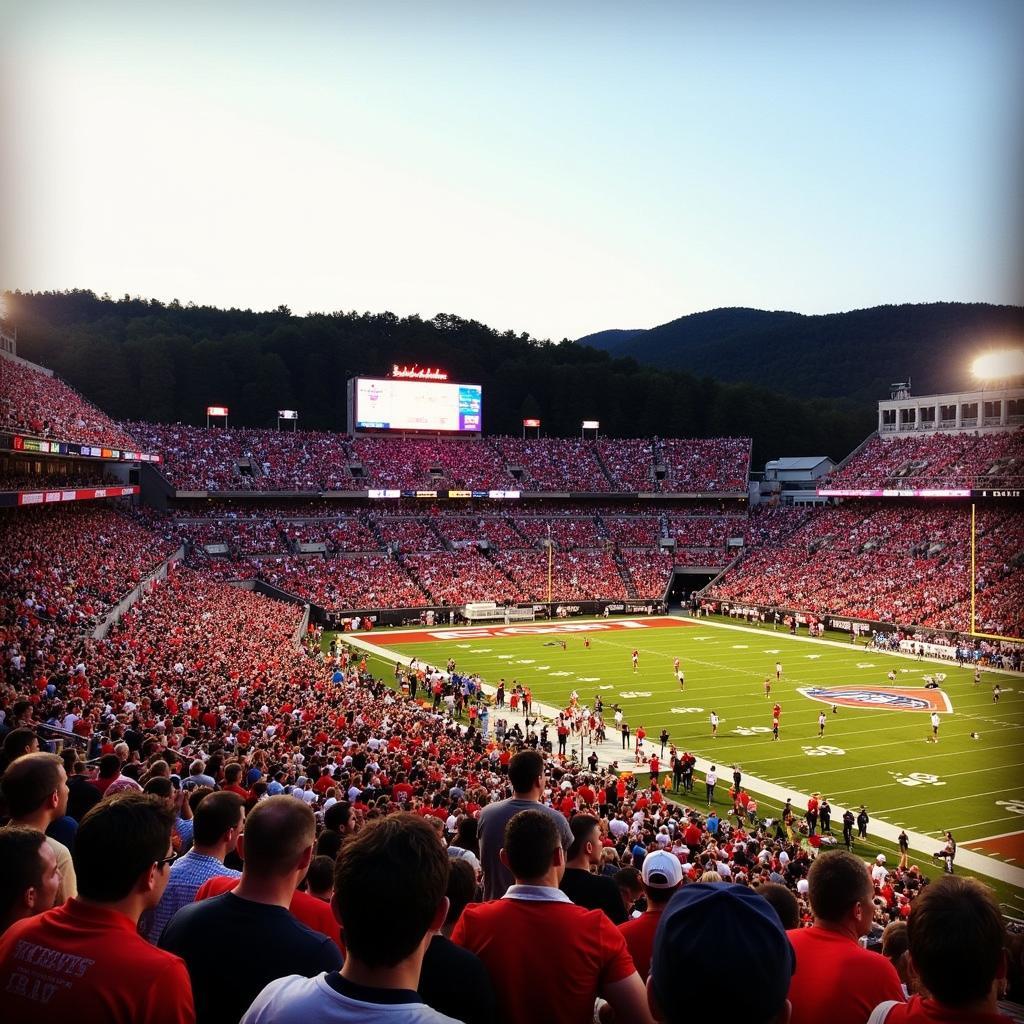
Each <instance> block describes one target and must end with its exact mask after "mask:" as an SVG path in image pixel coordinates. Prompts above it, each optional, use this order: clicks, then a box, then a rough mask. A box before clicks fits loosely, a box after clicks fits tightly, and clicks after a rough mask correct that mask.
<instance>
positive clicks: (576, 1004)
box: [452, 886, 635, 1024]
mask: <svg viewBox="0 0 1024 1024" xmlns="http://www.w3.org/2000/svg"><path fill="white" fill-rule="evenodd" d="M517 889H518V890H520V891H522V892H523V894H524V895H532V894H538V893H539V894H540V898H537V899H517V898H515V893H516V890H517ZM510 893H511V894H512V895H510ZM555 893H558V890H552V889H546V888H534V887H533V886H513V887H512V888H511V889H510V890H509V893H506V895H505V896H504V897H503V898H502V899H500V900H493V901H491V902H490V903H478V904H475V905H473V906H469V907H467V908H466V910H465V911H464V912H463V915H462V917H461V918H459V923H458V924H457V925H456V926H455V931H454V932H453V933H452V941H453V942H455V943H456V944H457V945H460V946H464V947H465V948H466V949H468V950H470V951H471V952H473V953H476V955H477V956H478V957H480V959H481V960H482V961H483V963H484V966H485V967H486V968H487V973H488V974H489V975H490V976H491V981H492V982H493V983H494V989H495V992H496V993H497V996H498V1005H499V1007H500V1011H499V1016H500V1019H501V1021H502V1022H503V1024H535V1022H536V1021H537V1020H538V1019H540V1018H543V1020H544V1022H545V1024H590V1022H591V1021H592V1020H593V1018H594V997H595V996H596V995H597V994H598V993H599V992H600V991H601V990H602V989H603V988H604V987H605V986H606V985H612V984H614V983H615V982H617V981H622V979H623V978H628V977H629V976H630V975H631V974H632V973H633V971H634V970H635V967H634V966H633V958H632V957H631V956H630V955H629V950H628V949H627V948H626V942H625V940H624V939H623V936H622V933H621V932H620V931H619V930H618V928H616V927H615V925H613V924H612V923H611V921H610V920H609V918H608V917H607V915H606V914H605V913H604V911H603V910H586V909H584V908H583V907H578V906H576V905H575V904H574V903H570V902H569V901H568V899H566V898H563V897H564V894H559V895H558V896H556V895H555ZM537 993H547V994H548V995H549V996H550V998H549V999H548V1000H546V1001H545V1003H544V1005H543V1006H542V1007H541V1006H538V1002H537ZM552 994H556V995H552ZM538 1014H539V1015H540V1018H539V1017H538Z"/></svg>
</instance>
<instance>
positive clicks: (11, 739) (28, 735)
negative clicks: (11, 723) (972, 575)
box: [4, 726, 37, 764]
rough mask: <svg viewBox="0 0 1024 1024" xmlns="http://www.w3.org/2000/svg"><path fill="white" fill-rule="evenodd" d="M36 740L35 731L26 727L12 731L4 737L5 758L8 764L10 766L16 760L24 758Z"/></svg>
mask: <svg viewBox="0 0 1024 1024" xmlns="http://www.w3.org/2000/svg"><path fill="white" fill-rule="evenodd" d="M36 738H37V737H36V733H35V730H34V729H26V728H25V727H24V726H22V727H21V728H20V729H12V730H11V731H10V732H9V733H8V734H7V735H6V736H5V737H4V757H5V758H6V759H7V763H8V764H10V762H11V761H13V760H14V759H15V758H18V757H23V756H24V755H25V753H26V752H27V751H28V748H29V747H30V746H32V741H33V740H34V739H36Z"/></svg>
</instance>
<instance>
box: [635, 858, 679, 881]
mask: <svg viewBox="0 0 1024 1024" xmlns="http://www.w3.org/2000/svg"><path fill="white" fill-rule="evenodd" d="M640 877H641V878H642V879H643V883H644V885H648V886H650V887H651V888H652V889H674V888H675V887H676V886H677V885H679V883H680V882H681V881H682V880H683V868H682V865H681V864H680V863H679V858H678V857H677V856H676V855H675V854H674V853H669V852H668V850H655V851H653V852H652V853H649V854H647V856H646V857H644V865H643V868H642V869H641V871H640Z"/></svg>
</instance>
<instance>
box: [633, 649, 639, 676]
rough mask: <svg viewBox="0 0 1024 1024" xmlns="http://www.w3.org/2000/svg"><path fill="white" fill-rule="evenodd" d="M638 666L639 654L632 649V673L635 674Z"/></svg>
mask: <svg viewBox="0 0 1024 1024" xmlns="http://www.w3.org/2000/svg"><path fill="white" fill-rule="evenodd" d="M639 666H640V652H639V651H638V650H637V649H636V648H635V647H634V648H633V671H634V672H636V671H637V669H638V668H639Z"/></svg>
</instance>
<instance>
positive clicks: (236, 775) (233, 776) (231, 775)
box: [224, 763, 242, 785]
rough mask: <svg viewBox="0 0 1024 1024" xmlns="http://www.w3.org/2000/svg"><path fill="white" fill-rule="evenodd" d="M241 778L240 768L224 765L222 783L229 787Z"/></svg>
mask: <svg viewBox="0 0 1024 1024" xmlns="http://www.w3.org/2000/svg"><path fill="white" fill-rule="evenodd" d="M241 777H242V766H241V765H240V764H237V763H234V764H229V765H226V766H225V768H224V781H225V782H227V783H228V784H229V785H230V784H233V783H236V782H237V781H238V780H239V779H240V778H241Z"/></svg>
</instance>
